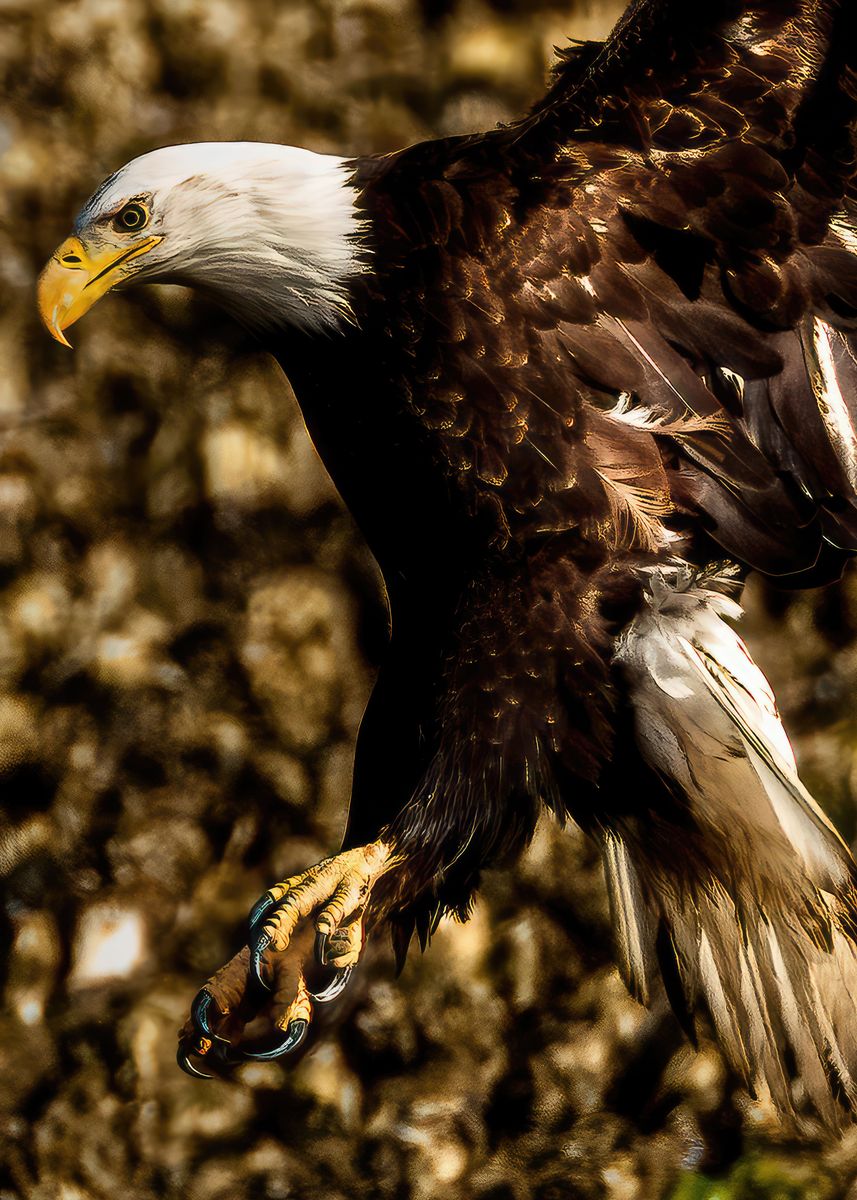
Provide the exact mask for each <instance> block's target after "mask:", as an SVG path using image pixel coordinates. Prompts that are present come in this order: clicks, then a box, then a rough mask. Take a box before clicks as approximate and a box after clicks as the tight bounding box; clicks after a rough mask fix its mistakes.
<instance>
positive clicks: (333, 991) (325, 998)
mask: <svg viewBox="0 0 857 1200" xmlns="http://www.w3.org/2000/svg"><path fill="white" fill-rule="evenodd" d="M353 970H354V968H353V967H342V968H341V969H340V970H338V971H337V972H336V975H335V976H334V977H333V979H331V981H330V983H329V984H328V985H327V987H325V988H322V989H321V991H320V992H310V994H309V995H310V999H311V1000H313V1001H314V1002H315V1003H316V1004H330V1002H331V1000H336V999H337V997H338V996H341V995H342V993H343V992H344V991H345V989H346V988H347V987H348V980H349V979H350V978H351V972H352V971H353Z"/></svg>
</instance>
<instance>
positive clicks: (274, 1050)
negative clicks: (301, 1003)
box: [236, 1020, 309, 1062]
mask: <svg viewBox="0 0 857 1200" xmlns="http://www.w3.org/2000/svg"><path fill="white" fill-rule="evenodd" d="M308 1029H309V1021H304V1020H298V1021H289V1024H288V1026H287V1027H286V1031H285V1033H284V1035H283V1036H282V1038H281V1039H280V1040H279V1041H278V1042H277V1043H276V1044H275V1045H273V1046H269V1047H268V1049H266V1050H236V1054H240V1055H241V1057H242V1058H250V1059H253V1061H254V1062H269V1061H270V1060H271V1059H273V1058H280V1057H281V1056H282V1055H283V1054H291V1053H292V1052H293V1051H294V1050H297V1048H298V1046H299V1045H300V1044H301V1042H302V1041H303V1040H304V1038H305V1037H306V1034H307V1030H308Z"/></svg>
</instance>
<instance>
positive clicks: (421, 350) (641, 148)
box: [39, 0, 857, 1124]
mask: <svg viewBox="0 0 857 1200" xmlns="http://www.w3.org/2000/svg"><path fill="white" fill-rule="evenodd" d="M855 70H857V13H855V6H854V5H853V4H851V3H850V2H847V0H712V2H711V3H706V4H688V3H686V0H636V2H635V3H634V4H632V5H631V7H630V8H629V10H628V11H627V12H626V14H625V16H624V18H623V19H622V20H620V22H619V24H618V25H617V27H616V29H615V30H614V31H613V33H612V35H611V36H610V37H609V39H608V40H607V41H606V42H605V43H604V44H594V43H586V44H582V45H574V46H572V47H571V48H570V49H568V50H566V51H565V52H564V53H563V54H562V56H561V60H560V62H559V65H558V67H557V68H556V71H555V76H554V79H553V81H552V84H551V86H550V88H549V90H548V92H547V94H546V96H545V97H544V98H543V99H542V100H541V101H540V102H539V103H538V104H537V105H536V107H535V108H534V109H533V110H532V111H531V112H530V113H529V114H528V115H527V116H526V117H524V118H523V119H521V120H520V121H518V122H517V123H514V124H512V125H509V126H505V127H500V128H497V129H494V130H491V131H490V132H487V133H480V134H476V135H473V136H465V137H449V138H443V139H440V140H436V141H429V142H425V143H422V144H418V145H414V146H411V147H409V148H407V149H405V150H402V151H400V152H398V153H394V154H390V155H387V156H384V157H365V158H357V159H344V158H339V157H332V156H326V155H319V154H315V153H311V152H310V151H308V150H302V149H296V148H294V147H288V146H279V145H263V144H256V143H225V144H200V145H186V146H172V147H169V148H166V149H159V150H155V151H153V152H152V153H149V154H146V155H144V156H143V157H141V158H138V159H135V160H134V161H133V162H131V163H129V164H128V165H126V166H124V167H123V168H122V169H121V170H119V171H118V172H117V173H116V174H115V175H113V176H111V177H110V178H109V179H108V180H107V181H106V182H105V183H104V184H102V186H101V187H99V188H98V190H97V191H96V192H95V193H94V195H93V196H92V198H91V199H90V200H89V201H88V202H87V203H86V204H85V205H84V207H83V210H82V211H81V213H80V215H79V217H78V218H77V223H76V225H75V228H74V233H73V236H71V237H70V238H69V239H68V240H67V241H66V242H64V243H63V244H62V245H61V246H60V247H59V249H58V250H57V251H56V253H55V254H54V256H53V258H52V259H51V260H50V262H49V264H48V266H47V267H46V269H45V271H44V273H43V275H42V277H41V280H40V284H39V304H40V309H41V313H42V316H43V318H44V321H45V323H46V324H47V327H48V328H49V329H50V331H51V332H52V333H53V334H54V336H55V337H56V338H57V339H58V340H60V341H61V342H64V343H66V336H65V330H66V329H68V327H69V326H70V325H71V324H72V323H73V322H75V321H76V320H78V318H79V317H81V316H82V315H83V313H85V312H86V311H87V309H89V308H90V307H91V305H92V304H93V303H94V302H95V301H96V300H97V299H99V298H100V297H101V296H103V295H104V294H105V293H107V292H108V291H110V290H111V289H113V288H114V287H117V286H126V285H131V284H138V283H148V282H158V281H160V282H177V283H182V284H185V285H188V286H190V287H192V288H195V289H198V290H199V291H200V292H203V293H206V294H208V295H209V296H210V297H213V298H214V299H215V300H216V301H217V302H218V303H219V304H221V305H223V306H224V307H225V308H226V309H227V310H229V311H230V312H231V313H233V314H234V316H235V317H236V318H237V319H238V320H239V321H241V322H243V323H244V324H245V325H246V326H249V327H250V328H251V329H252V330H253V331H254V332H255V334H256V335H257V336H258V338H259V340H260V341H261V343H262V344H263V345H264V346H265V347H267V348H268V349H269V350H270V352H271V353H272V354H273V355H274V356H275V357H276V358H277V359H278V360H279V361H280V363H281V364H282V366H283V367H284V369H285V371H286V372H287V374H288V376H289V378H290V380H291V382H292V384H293V386H294V389H295V392H296V394H297V396H298V399H299V401H300V404H301V407H302V410H303V413H304V416H305V419H306V423H307V426H308V428H309V430H310V433H311V435H312V438H313V440H314V442H315V445H316V446H317V448H318V450H319V452H320V454H321V456H322V458H323V460H324V462H325V464H326V465H327V467H328V469H329V471H330V473H331V475H332V477H333V479H334V481H335V482H336V484H337V486H338V488H339V490H340V492H341V494H342V497H343V498H344V500H345V502H346V504H347V505H348V507H349V508H350V510H351V511H352V513H353V514H354V516H355V518H356V520H357V522H358V523H359V526H360V528H361V529H362V531H363V533H364V535H365V537H366V540H367V542H368V544H369V546H370V548H371V550H372V552H373V553H374V555H375V557H376V559H377V561H378V563H379V564H380V567H381V570H382V572H383V576H384V580H385V583H386V589H387V594H388V597H389V604H390V610H391V620H392V633H391V637H390V641H389V646H388V648H387V651H386V656H385V658H384V661H383V664H382V666H381V670H380V674H379V676H378V680H377V683H376V685H375V689H374V691H373V693H372V696H371V699H370V701H369V704H368V707H367V709H366V713H365V716H364V718H363V722H362V725H361V728H360V733H359V739H358V744H357V751H356V761H355V768H354V779H353V792H352V796H351V807H350V814H349V819H348V825H347V831H346V834H345V840H344V845H343V847H342V850H341V852H340V853H338V854H335V855H333V856H332V857H330V858H328V859H325V860H324V861H323V862H320V863H318V864H317V865H315V866H311V867H310V868H309V869H308V870H306V871H305V872H303V873H302V874H299V875H296V876H294V877H292V878H289V879H286V880H283V881H282V882H280V883H277V884H275V885H274V886H272V887H271V888H270V890H269V891H268V892H267V893H266V894H265V895H264V896H263V897H262V899H261V900H260V901H259V903H258V904H257V905H256V906H255V908H254V910H253V912H252V913H251V915H250V923H249V935H248V944H247V946H245V947H244V948H243V949H242V950H241V952H240V953H239V954H238V955H236V957H235V958H234V959H233V960H232V961H231V962H230V963H229V964H227V966H225V967H224V968H222V969H221V970H220V971H218V972H217V973H216V974H214V975H213V976H212V978H211V979H210V980H209V982H208V983H207V984H206V985H205V987H204V988H203V989H202V990H201V991H200V993H199V994H198V995H197V997H196V999H195V1000H194V1002H193V1005H192V1007H191V1015H190V1018H189V1020H188V1022H187V1024H186V1026H185V1027H184V1029H183V1031H182V1033H181V1035H180V1038H181V1040H180V1049H179V1061H180V1063H181V1065H182V1066H183V1067H185V1069H187V1070H190V1071H191V1072H194V1073H198V1074H204V1073H205V1072H203V1071H202V1070H201V1069H200V1061H201V1060H202V1061H203V1062H207V1063H210V1064H212V1065H213V1066H215V1067H217V1066H218V1064H220V1066H222V1065H223V1064H229V1063H232V1062H236V1061H239V1060H240V1059H242V1058H271V1057H275V1056H278V1055H282V1054H287V1053H290V1052H293V1051H294V1050H296V1049H297V1047H298V1046H299V1045H300V1043H301V1042H302V1041H303V1040H304V1038H305V1036H306V1034H307V1031H308V1029H309V1028H310V1026H311V1022H312V1021H313V1020H314V1018H315V1016H316V1015H317V1013H318V1009H319V1006H321V1005H323V1004H325V1003H326V1002H328V1001H329V1000H331V999H332V998H334V997H335V996H336V995H338V994H339V993H340V992H341V990H342V988H343V987H344V986H345V984H346V983H347V980H348V977H349V974H350V973H351V971H352V970H353V968H354V966H355V964H356V963H357V961H358V959H359V957H360V955H361V952H362V949H363V945H364V939H365V936H366V933H367V931H370V932H371V931H376V930H377V929H378V928H379V927H381V926H386V927H388V928H389V929H390V931H391V932H392V938H393V943H394V946H395V949H396V953H397V955H398V957H399V959H400V960H403V959H404V956H405V954H406V952H407V948H408V945H409V943H410V941H411V939H412V936H413V934H414V932H416V933H417V934H418V937H419V940H420V941H421V943H422V944H423V947H424V946H425V943H426V942H427V940H428V939H429V937H430V935H431V933H432V931H433V929H434V927H435V924H436V922H437V920H438V919H439V917H440V916H441V915H443V914H445V913H454V914H457V915H458V916H459V917H462V918H464V917H466V915H467V913H468V911H469V906H470V905H471V902H472V899H473V896H474V893H475V891H476V889H477V887H478V884H479V880H480V873H481V872H482V871H483V870H484V869H485V868H486V867H488V866H490V865H492V864H496V863H499V862H503V861H508V860H509V859H510V857H514V856H515V855H517V854H519V853H520V852H521V851H522V849H523V848H524V847H525V846H526V844H527V842H528V839H529V838H530V837H531V835H532V833H533V830H534V827H535V824H536V821H537V819H538V816H539V813H540V811H541V810H542V809H543V808H547V809H549V810H551V811H552V812H553V813H555V814H556V815H557V816H558V817H559V818H560V819H562V820H566V819H573V820H574V821H576V822H577V823H578V824H579V825H580V826H581V827H582V828H583V829H584V830H585V831H586V833H587V834H588V835H589V836H591V838H592V839H594V841H595V842H596V843H597V844H598V846H599V847H600V850H601V853H602V856H603V861H604V868H605V874H606V880H607V889H608V893H609V899H610V906H611V911H612V918H613V923H614V926H615V934H616V953H617V959H618V964H619V969H620V971H621V973H622V975H623V977H624V980H625V982H626V983H627V986H628V988H629V989H630V991H631V992H632V993H633V995H634V996H635V997H637V998H638V999H639V1000H641V1001H642V1002H643V1003H647V1002H649V1001H650V999H651V998H652V997H653V996H654V995H655V994H656V993H657V992H659V991H662V990H665V991H666V994H667V996H668V998H669V1000H670V1002H671V1003H672V1005H673V1007H674V1009H675V1010H676V1013H677V1014H678V1016H679V1018H680V1019H681V1021H682V1022H683V1024H684V1025H685V1027H686V1028H687V1029H688V1030H689V1031H693V1029H694V1028H695V1023H696V1021H697V1020H698V1019H700V1018H701V1017H707V1018H708V1019H710V1021H711V1023H712V1025H713V1028H714V1030H715V1032H716V1034H717V1036H718V1038H719V1041H720V1044H721V1045H722V1048H723V1050H724V1052H725V1054H726V1056H727V1058H728V1059H729V1061H730V1062H731V1063H732V1065H733V1067H734V1068H735V1069H736V1070H737V1071H738V1072H740V1074H741V1075H742V1076H743V1078H744V1080H745V1081H746V1084H747V1086H748V1087H749V1088H751V1089H752V1090H753V1091H754V1092H755V1093H757V1094H764V1095H768V1096H770V1097H771V1098H772V1100H773V1101H774V1103H775V1104H776V1105H777V1106H778V1107H779V1109H780V1110H782V1111H783V1112H784V1113H787V1114H788V1113H793V1112H794V1111H795V1104H796V1100H795V1096H796V1093H795V1092H794V1090H793V1088H792V1083H793V1080H794V1078H795V1076H797V1077H799V1078H800V1080H801V1083H802V1094H803V1096H805V1097H807V1098H808V1100H809V1102H810V1104H811V1105H812V1107H813V1108H814V1109H815V1111H816V1112H817V1113H818V1114H820V1116H821V1118H822V1119H823V1120H825V1121H827V1122H829V1123H830V1124H835V1123H836V1121H837V1118H838V1114H840V1113H841V1111H842V1110H843V1109H844V1110H846V1111H851V1110H857V1011H855V1005H856V1004H857V942H855V938H857V872H855V863H854V861H853V860H852V857H851V854H850V852H849V850H848V847H847V846H846V845H845V843H844V842H843V840H842V838H841V837H840V836H839V834H838V833H837V831H836V829H835V828H834V827H833V825H832V824H831V823H830V821H829V820H828V819H827V817H826V816H825V814H824V813H823V812H822V810H821V808H820V807H819V806H818V804H817V803H816V802H815V800H814V799H813V798H812V796H811V795H810V794H809V793H808V791H807V790H806V788H805V787H804V785H803V784H802V783H801V781H800V779H799V777H798V774H797V771H796V767H795V760H794V756H793V753H792V750H791V747H790V745H789V740H788V738H787V736H786V734H785V732H784V730H783V727H782V725H781V723H780V719H779V716H778V713H777V709H776V705H775V702H774V699H773V696H772V694H771V691H770V688H769V686H768V684H767V682H766V680H765V678H764V677H763V675H762V673H761V672H760V670H759V669H758V668H757V667H756V666H755V665H754V663H753V661H752V660H751V658H750V656H749V654H748V653H747V650H746V648H745V647H744V645H743V643H742V642H741V640H740V639H739V637H738V634H737V633H736V632H735V630H734V628H733V622H734V621H735V620H736V619H737V618H738V617H739V616H740V611H741V610H740V608H739V602H738V596H739V593H740V590H741V587H742V584H743V581H744V579H745V578H746V576H747V574H748V572H749V571H757V572H760V573H761V574H762V575H764V576H767V577H768V578H770V579H774V580H775V581H776V582H777V583H778V584H779V585H780V586H782V587H788V588H802V587H807V586H816V585H821V584H826V583H829V582H831V581H833V580H835V579H836V578H837V577H838V576H839V575H840V573H841V571H842V569H843V566H844V565H845V563H846V561H847V560H848V558H849V557H850V556H851V555H852V554H853V553H854V552H855V550H857V165H855V163H857V75H855ZM66 344H67V343H66ZM313 940H314V943H315V947H314V952H313V945H312V943H313ZM260 1010H263V1011H265V1012H267V1014H268V1016H269V1018H270V1021H271V1029H272V1032H270V1033H269V1035H268V1038H267V1040H265V1039H263V1040H262V1041H261V1042H259V1040H258V1038H257V1039H256V1040H255V1041H254V1040H253V1039H252V1038H248V1037H246V1036H244V1035H243V1030H244V1028H245V1025H246V1024H247V1022H248V1021H249V1020H250V1019H251V1017H252V1016H253V1014H255V1013H258V1012H259V1011H260Z"/></svg>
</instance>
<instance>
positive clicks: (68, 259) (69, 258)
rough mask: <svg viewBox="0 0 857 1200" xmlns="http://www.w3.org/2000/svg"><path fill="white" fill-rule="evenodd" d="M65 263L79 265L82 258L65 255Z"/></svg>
mask: <svg viewBox="0 0 857 1200" xmlns="http://www.w3.org/2000/svg"><path fill="white" fill-rule="evenodd" d="M62 261H63V262H64V263H79V262H80V258H79V256H78V255H77V254H64V255H63V257H62Z"/></svg>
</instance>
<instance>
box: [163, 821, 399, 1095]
mask: <svg viewBox="0 0 857 1200" xmlns="http://www.w3.org/2000/svg"><path fill="white" fill-rule="evenodd" d="M397 861H398V860H397V858H396V856H395V855H394V853H393V852H392V850H391V848H390V847H389V846H388V845H386V844H384V843H382V842H374V843H372V844H370V845H368V846H359V847H356V848H354V849H351V850H346V851H344V852H343V853H342V854H338V855H335V856H334V857H332V858H327V859H324V860H323V861H322V862H320V863H317V864H316V865H315V866H313V867H310V868H309V870H307V871H305V872H303V873H302V874H300V875H294V876H291V877H290V878H289V879H286V880H284V881H283V882H282V883H278V884H275V885H274V887H272V888H270V889H269V890H268V891H267V892H266V893H265V894H264V896H262V897H261V898H260V900H259V901H257V903H256V904H255V905H254V906H253V908H252V910H251V912H250V917H249V924H250V929H249V939H248V941H249V945H248V946H245V947H244V948H243V950H241V952H240V953H239V954H237V955H235V957H234V958H233V959H231V961H230V962H229V963H227V964H226V966H224V967H221V969H220V970H219V971H218V972H217V973H216V974H215V975H213V976H212V977H211V979H209V980H208V982H207V983H206V984H205V985H204V986H203V988H202V989H201V990H200V991H199V992H198V993H197V996H196V998H195V999H194V1001H193V1003H192V1005H191V1011H190V1016H189V1018H188V1021H187V1022H186V1024H185V1026H184V1027H183V1028H182V1030H181V1032H180V1034H179V1038H180V1041H179V1052H178V1064H179V1066H180V1067H181V1068H182V1070H183V1071H185V1072H187V1073H188V1074H190V1075H194V1076H196V1077H199V1078H211V1076H210V1075H208V1074H207V1073H203V1072H202V1071H201V1070H200V1069H199V1068H198V1067H197V1066H196V1065H195V1064H194V1062H193V1061H192V1057H196V1058H203V1059H205V1062H206V1064H211V1065H212V1066H213V1067H214V1068H215V1069H217V1068H218V1067H224V1066H225V1067H229V1066H233V1065H235V1064H236V1063H238V1062H241V1061H244V1060H246V1059H251V1060H256V1061H258V1060H263V1061H264V1060H270V1059H274V1058H279V1057H280V1056H281V1055H284V1054H291V1053H294V1052H295V1051H296V1050H298V1048H299V1047H300V1046H301V1045H302V1044H303V1043H304V1041H305V1040H306V1036H307V1033H308V1031H309V1027H310V1024H311V1022H312V1018H313V1011H314V1009H315V1008H316V1007H317V1006H319V1005H322V1004H327V1003H330V1002H331V1001H333V1000H335V999H336V998H337V997H338V996H340V995H341V994H342V992H343V991H344V990H345V987H346V985H347V984H348V981H349V979H350V977H351V973H352V971H353V969H354V967H355V965H356V964H357V962H358V960H359V958H360V955H361V953H362V950H363V945H364V942H365V923H366V914H367V907H368V903H369V899H370V895H371V892H372V888H373V886H374V884H375V882H376V881H377V879H378V878H379V877H380V876H381V875H383V874H384V873H385V872H386V871H388V870H389V869H390V867H391V866H393V865H395V863H396V862H397ZM309 917H313V921H312V924H310V923H309V922H308V921H307V918H309ZM290 948H291V950H292V953H290V954H287V953H286V951H287V950H289V949H290ZM313 959H315V963H314V962H313ZM263 1010H267V1016H268V1019H269V1030H270V1023H273V1026H274V1029H273V1040H272V1036H271V1033H270V1031H269V1033H268V1034H267V1035H266V1036H265V1037H264V1038H263V1039H262V1041H261V1042H260V1043H259V1044H258V1045H257V1044H256V1041H255V1039H254V1040H253V1041H252V1042H251V1043H250V1044H247V1045H243V1044H242V1045H236V1044H235V1043H236V1041H242V1042H243V1040H244V1033H245V1026H247V1025H249V1024H250V1023H251V1022H252V1021H253V1020H254V1018H255V1017H256V1016H257V1015H258V1014H259V1013H260V1012H261V1011H263Z"/></svg>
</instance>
